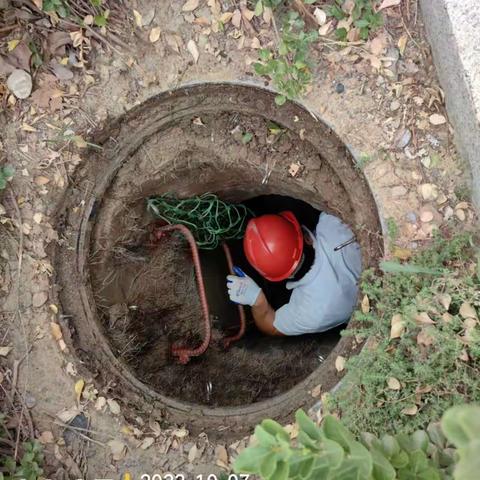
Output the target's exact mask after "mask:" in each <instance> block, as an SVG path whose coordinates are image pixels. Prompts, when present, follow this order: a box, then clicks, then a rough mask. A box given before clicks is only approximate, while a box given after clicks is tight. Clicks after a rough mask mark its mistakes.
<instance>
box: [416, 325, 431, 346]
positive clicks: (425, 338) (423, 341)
mask: <svg viewBox="0 0 480 480" xmlns="http://www.w3.org/2000/svg"><path fill="white" fill-rule="evenodd" d="M434 341H435V339H434V338H433V337H432V336H431V335H430V333H429V329H428V328H422V329H421V330H420V332H419V333H418V335H417V343H418V345H425V346H426V347H429V346H430V345H432V344H433V343H434Z"/></svg>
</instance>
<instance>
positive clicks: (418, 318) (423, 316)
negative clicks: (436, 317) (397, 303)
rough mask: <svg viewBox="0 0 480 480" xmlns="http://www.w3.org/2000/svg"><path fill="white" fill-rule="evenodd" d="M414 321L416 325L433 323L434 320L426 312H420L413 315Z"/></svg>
mask: <svg viewBox="0 0 480 480" xmlns="http://www.w3.org/2000/svg"><path fill="white" fill-rule="evenodd" d="M414 320H415V322H416V323H417V324H418V325H422V324H423V325H434V324H435V322H434V321H433V320H432V319H431V318H430V316H429V315H428V313H426V312H421V313H419V314H417V315H415V317H414Z"/></svg>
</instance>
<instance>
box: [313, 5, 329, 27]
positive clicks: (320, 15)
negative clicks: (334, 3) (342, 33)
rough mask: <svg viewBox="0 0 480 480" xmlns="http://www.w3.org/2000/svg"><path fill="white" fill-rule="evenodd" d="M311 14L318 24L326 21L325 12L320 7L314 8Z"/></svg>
mask: <svg viewBox="0 0 480 480" xmlns="http://www.w3.org/2000/svg"><path fill="white" fill-rule="evenodd" d="M313 16H314V17H315V20H316V21H317V23H318V24H319V25H320V26H322V25H325V23H326V22H327V14H326V13H325V12H324V11H323V10H322V9H321V8H318V7H317V8H315V10H314V11H313Z"/></svg>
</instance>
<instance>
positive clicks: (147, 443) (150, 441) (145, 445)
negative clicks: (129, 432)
mask: <svg viewBox="0 0 480 480" xmlns="http://www.w3.org/2000/svg"><path fill="white" fill-rule="evenodd" d="M154 442H155V439H154V438H153V437H145V438H144V439H143V441H142V443H141V444H140V448H141V449H142V450H146V449H147V448H150V447H151V446H152V445H153V443H154Z"/></svg>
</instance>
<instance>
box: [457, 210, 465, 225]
mask: <svg viewBox="0 0 480 480" xmlns="http://www.w3.org/2000/svg"><path fill="white" fill-rule="evenodd" d="M455 216H456V217H457V218H458V219H459V220H460V221H461V222H464V221H465V219H466V218H467V216H466V214H465V210H462V209H461V208H457V209H456V210H455Z"/></svg>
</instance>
